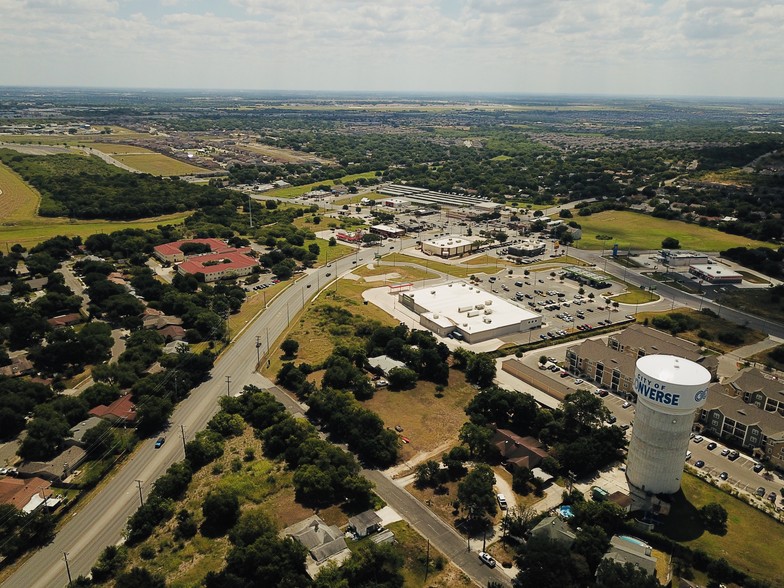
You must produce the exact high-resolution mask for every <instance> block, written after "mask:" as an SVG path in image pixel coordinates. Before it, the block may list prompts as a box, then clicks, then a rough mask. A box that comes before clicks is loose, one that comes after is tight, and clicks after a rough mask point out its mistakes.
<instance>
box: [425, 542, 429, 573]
mask: <svg viewBox="0 0 784 588" xmlns="http://www.w3.org/2000/svg"><path fill="white" fill-rule="evenodd" d="M429 571H430V539H428V540H427V555H426V556H425V581H427V573H428V572H429Z"/></svg>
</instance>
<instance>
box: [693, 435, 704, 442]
mask: <svg viewBox="0 0 784 588" xmlns="http://www.w3.org/2000/svg"><path fill="white" fill-rule="evenodd" d="M704 439H705V438H704V437H703V436H702V435H695V437H694V442H695V443H702V441H703V440H704Z"/></svg>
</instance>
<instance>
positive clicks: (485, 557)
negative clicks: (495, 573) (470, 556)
mask: <svg viewBox="0 0 784 588" xmlns="http://www.w3.org/2000/svg"><path fill="white" fill-rule="evenodd" d="M479 559H481V560H482V563H483V564H485V565H486V566H488V567H491V568H494V567H495V566H496V561H495V559H493V556H492V555H490V554H489V553H485V552H484V551H480V552H479Z"/></svg>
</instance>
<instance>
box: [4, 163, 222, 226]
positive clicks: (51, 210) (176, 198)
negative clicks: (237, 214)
mask: <svg viewBox="0 0 784 588" xmlns="http://www.w3.org/2000/svg"><path fill="white" fill-rule="evenodd" d="M0 161H2V162H3V163H5V164H6V165H8V166H9V167H11V168H12V169H13V170H14V171H16V172H17V173H18V174H19V175H21V176H22V177H23V178H24V179H25V181H27V182H28V183H29V184H30V185H32V186H33V187H35V188H36V189H37V190H38V191H39V192H40V193H41V196H42V199H41V206H40V209H39V211H38V212H39V214H40V215H42V216H68V217H71V218H80V219H92V218H103V219H111V220H131V219H136V218H144V217H150V216H158V215H162V214H171V213H174V212H184V211H187V210H194V209H196V208H200V207H203V206H211V205H216V204H221V203H223V202H224V201H225V200H227V199H231V198H232V195H231V194H230V193H229V192H228V191H225V190H220V189H218V188H214V187H211V186H200V185H196V184H189V183H187V182H184V181H181V180H177V179H164V178H159V177H155V176H151V175H148V174H134V173H131V172H127V171H125V170H121V169H119V168H118V167H115V166H113V165H110V164H108V163H105V162H104V161H103V160H101V159H99V158H97V157H82V156H79V155H70V154H65V155H63V154H58V155H52V156H46V157H42V156H36V155H23V154H20V153H17V152H15V151H11V150H8V149H2V150H0Z"/></svg>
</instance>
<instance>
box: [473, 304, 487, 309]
mask: <svg viewBox="0 0 784 588" xmlns="http://www.w3.org/2000/svg"><path fill="white" fill-rule="evenodd" d="M484 307H485V305H484V304H477V305H476V306H474V308H475V309H477V310H482V309H483V308H484Z"/></svg>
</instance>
